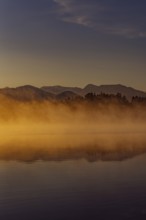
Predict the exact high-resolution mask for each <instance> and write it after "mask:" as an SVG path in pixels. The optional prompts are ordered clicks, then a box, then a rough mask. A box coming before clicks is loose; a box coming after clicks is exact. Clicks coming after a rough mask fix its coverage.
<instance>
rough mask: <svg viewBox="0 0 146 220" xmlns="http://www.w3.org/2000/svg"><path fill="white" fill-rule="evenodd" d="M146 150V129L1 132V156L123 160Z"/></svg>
mask: <svg viewBox="0 0 146 220" xmlns="http://www.w3.org/2000/svg"><path fill="white" fill-rule="evenodd" d="M145 152H146V137H145V134H144V133H128V134H126V133H100V134H99V133H90V134H89V133H78V134H76V133H68V134H67V133H66V134H65V133H64V134H63V133H62V134H61V133H58V134H40V133H35V134H31V133H28V134H23V133H21V132H20V133H19V134H18V135H16V134H15V132H14V133H13V134H11V135H10V133H9V134H8V135H3V136H2V135H1V136H0V160H18V161H26V162H33V161H37V160H43V161H63V160H77V159H86V160H88V161H90V162H92V161H98V160H105V161H110V160H111V161H112V160H119V161H120V160H124V159H127V158H132V157H134V156H136V155H139V154H142V153H145Z"/></svg>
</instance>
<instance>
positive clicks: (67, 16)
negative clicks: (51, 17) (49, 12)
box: [53, 0, 146, 38]
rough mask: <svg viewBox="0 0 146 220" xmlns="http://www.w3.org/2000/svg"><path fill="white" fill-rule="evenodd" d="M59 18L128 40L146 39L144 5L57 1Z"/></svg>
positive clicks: (73, 0) (111, 1)
mask: <svg viewBox="0 0 146 220" xmlns="http://www.w3.org/2000/svg"><path fill="white" fill-rule="evenodd" d="M53 2H54V4H55V14H56V15H57V16H58V17H59V19H61V20H62V21H64V22H69V23H74V24H78V25H82V26H85V27H88V28H92V29H94V30H95V31H97V32H98V33H106V34H112V35H119V36H124V37H128V38H136V37H146V28H145V27H144V26H143V23H144V21H145V20H146V16H145V11H142V10H141V11H142V13H141V11H140V9H142V6H143V5H140V4H139V5H140V7H139V8H137V7H138V6H139V5H136V4H135V5H130V4H128V3H126V1H125V0H124V1H123V2H124V3H123V4H122V5H120V4H119V3H115V2H114V1H113V0H108V1H107V0H104V1H101V0H96V1H95V0H90V1H89V0H84V1H83V0H53Z"/></svg>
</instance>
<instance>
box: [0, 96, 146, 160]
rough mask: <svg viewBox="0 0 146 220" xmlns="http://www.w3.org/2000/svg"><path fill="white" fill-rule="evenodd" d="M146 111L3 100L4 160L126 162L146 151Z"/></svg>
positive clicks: (0, 143) (0, 154)
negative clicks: (124, 160)
mask: <svg viewBox="0 0 146 220" xmlns="http://www.w3.org/2000/svg"><path fill="white" fill-rule="evenodd" d="M145 112H146V111H145V107H143V108H142V107H140V106H138V105H135V106H133V107H129V106H122V105H118V104H112V103H111V104H108V105H102V104H100V105H97V104H94V103H93V104H91V103H88V102H70V103H67V102H49V101H44V102H37V101H33V102H19V101H15V100H12V99H1V106H0V159H5V160H20V161H21V160H22V161H35V160H64V159H79V158H84V159H87V160H88V161H96V160H123V159H126V158H130V157H133V156H135V155H138V154H141V153H144V152H145V151H146V137H145V132H146V113H145Z"/></svg>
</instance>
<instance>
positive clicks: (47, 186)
mask: <svg viewBox="0 0 146 220" xmlns="http://www.w3.org/2000/svg"><path fill="white" fill-rule="evenodd" d="M37 153H38V152H37ZM70 153H72V152H70ZM88 153H89V152H88ZM92 153H93V152H92ZM15 154H17V152H15ZM19 154H20V152H19ZM110 154H111V153H110ZM53 155H54V154H53ZM81 155H85V153H84V154H82V153H81ZM114 155H115V152H114ZM130 155H131V153H130ZM132 155H133V154H132ZM92 156H93V155H92ZM18 158H19V156H18ZM49 158H50V157H49ZM55 158H56V157H55ZM65 158H66V159H63V157H62V154H61V159H60V160H59V158H58V157H57V159H54V157H53V158H52V159H51V160H49V159H46V160H35V161H27V162H26V161H21V160H14V159H13V160H8V159H7V160H4V159H3V160H1V161H0V220H10V219H11V220H86V219H87V220H91V219H99V220H100V219H101V220H102V219H112V220H114V219H116V220H124V219H132V220H134V219H137V220H141V219H146V172H145V169H146V154H145V153H144V152H143V153H141V154H139V153H138V155H136V154H134V156H132V157H131V156H130V157H129V158H128V156H127V157H126V156H125V159H124V158H122V160H121V159H116V160H115V156H114V157H113V156H111V157H110V160H109V157H108V159H106V158H107V157H99V156H98V157H97V152H96V157H95V160H89V159H87V158H86V157H85V156H81V157H80V158H74V157H73V158H71V157H65ZM97 158H98V159H97ZM99 158H102V159H99ZM112 158H114V159H112ZM117 158H119V157H117Z"/></svg>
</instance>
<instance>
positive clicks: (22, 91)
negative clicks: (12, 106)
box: [0, 85, 55, 101]
mask: <svg viewBox="0 0 146 220" xmlns="http://www.w3.org/2000/svg"><path fill="white" fill-rule="evenodd" d="M0 94H1V95H3V96H6V97H8V98H12V99H15V100H18V101H33V100H37V101H39V100H40V101H41V100H51V99H54V98H55V96H54V95H53V94H51V93H49V92H45V91H43V90H42V89H39V88H37V87H34V86H31V85H25V86H20V87H17V88H4V89H0Z"/></svg>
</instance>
